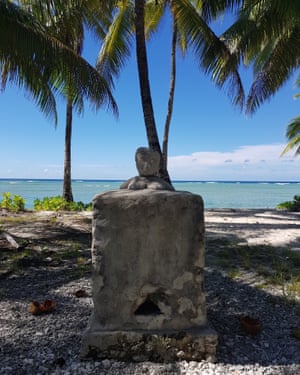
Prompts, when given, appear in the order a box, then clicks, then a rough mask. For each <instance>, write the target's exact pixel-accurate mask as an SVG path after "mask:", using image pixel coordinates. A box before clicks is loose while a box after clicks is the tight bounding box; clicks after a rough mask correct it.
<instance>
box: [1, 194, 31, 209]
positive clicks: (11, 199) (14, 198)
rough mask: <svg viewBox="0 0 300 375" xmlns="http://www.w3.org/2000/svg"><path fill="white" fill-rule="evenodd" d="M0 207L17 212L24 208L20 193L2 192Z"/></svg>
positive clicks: (23, 200)
mask: <svg viewBox="0 0 300 375" xmlns="http://www.w3.org/2000/svg"><path fill="white" fill-rule="evenodd" d="M2 197H3V199H2V201H1V202H0V207H1V208H4V209H5V210H9V211H14V212H19V211H24V210H25V199H24V198H22V197H21V196H20V195H12V194H11V193H10V192H6V193H2Z"/></svg>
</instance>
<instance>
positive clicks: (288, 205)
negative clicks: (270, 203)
mask: <svg viewBox="0 0 300 375" xmlns="http://www.w3.org/2000/svg"><path fill="white" fill-rule="evenodd" d="M277 208H279V209H283V210H289V211H296V212H299V211H300V195H295V196H294V199H293V200H292V201H288V202H283V203H280V204H278V205H277Z"/></svg>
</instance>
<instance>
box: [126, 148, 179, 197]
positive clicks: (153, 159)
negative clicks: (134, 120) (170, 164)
mask: <svg viewBox="0 0 300 375" xmlns="http://www.w3.org/2000/svg"><path fill="white" fill-rule="evenodd" d="M135 163H136V168H137V170H138V172H139V176H135V177H132V178H130V179H129V180H127V181H125V182H124V183H123V184H122V185H121V186H120V188H121V189H129V190H142V189H151V190H172V191H173V190H174V188H173V187H172V186H171V185H170V184H169V183H168V182H166V181H165V180H163V179H162V178H160V177H158V172H159V163H160V156H159V153H158V152H157V151H154V150H151V149H149V148H147V147H139V148H138V149H137V150H136V153H135Z"/></svg>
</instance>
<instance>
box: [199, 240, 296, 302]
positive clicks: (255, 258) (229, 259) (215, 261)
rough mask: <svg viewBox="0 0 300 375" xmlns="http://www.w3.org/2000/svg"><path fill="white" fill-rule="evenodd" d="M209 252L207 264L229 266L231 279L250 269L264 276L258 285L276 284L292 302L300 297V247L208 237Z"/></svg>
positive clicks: (266, 286)
mask: <svg viewBox="0 0 300 375" xmlns="http://www.w3.org/2000/svg"><path fill="white" fill-rule="evenodd" d="M206 253H207V255H208V256H207V265H209V266H215V267H216V268H219V269H222V270H227V275H228V277H230V278H232V279H235V278H237V277H239V276H240V275H241V273H242V272H245V271H250V272H253V273H255V274H257V275H258V276H261V277H262V278H263V279H264V280H263V281H264V282H263V283H260V284H259V285H256V287H257V288H262V289H263V288H268V287H270V286H274V287H277V288H279V289H280V290H281V291H282V296H283V297H284V298H285V299H286V300H287V301H289V302H291V301H295V300H296V299H298V298H300V254H299V252H297V251H293V250H291V249H289V248H275V247H272V246H267V245H253V246H249V245H245V244H238V243H236V242H235V241H233V240H230V239H220V240H219V239H209V240H208V241H207V242H206Z"/></svg>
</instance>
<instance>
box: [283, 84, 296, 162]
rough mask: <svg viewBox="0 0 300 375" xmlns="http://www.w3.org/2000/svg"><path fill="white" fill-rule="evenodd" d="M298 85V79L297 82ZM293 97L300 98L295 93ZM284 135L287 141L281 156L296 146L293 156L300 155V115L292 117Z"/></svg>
mask: <svg viewBox="0 0 300 375" xmlns="http://www.w3.org/2000/svg"><path fill="white" fill-rule="evenodd" d="M297 83H298V86H299V85H300V81H298V82H297ZM295 98H300V94H297V95H295ZM286 137H287V139H288V140H289V143H288V144H287V145H286V146H285V148H284V150H283V151H282V153H281V156H283V155H284V154H286V153H287V152H288V151H290V150H292V149H293V148H295V147H296V152H295V156H297V155H300V116H297V117H295V118H293V119H292V120H291V121H290V123H289V124H288V127H287V131H286Z"/></svg>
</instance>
